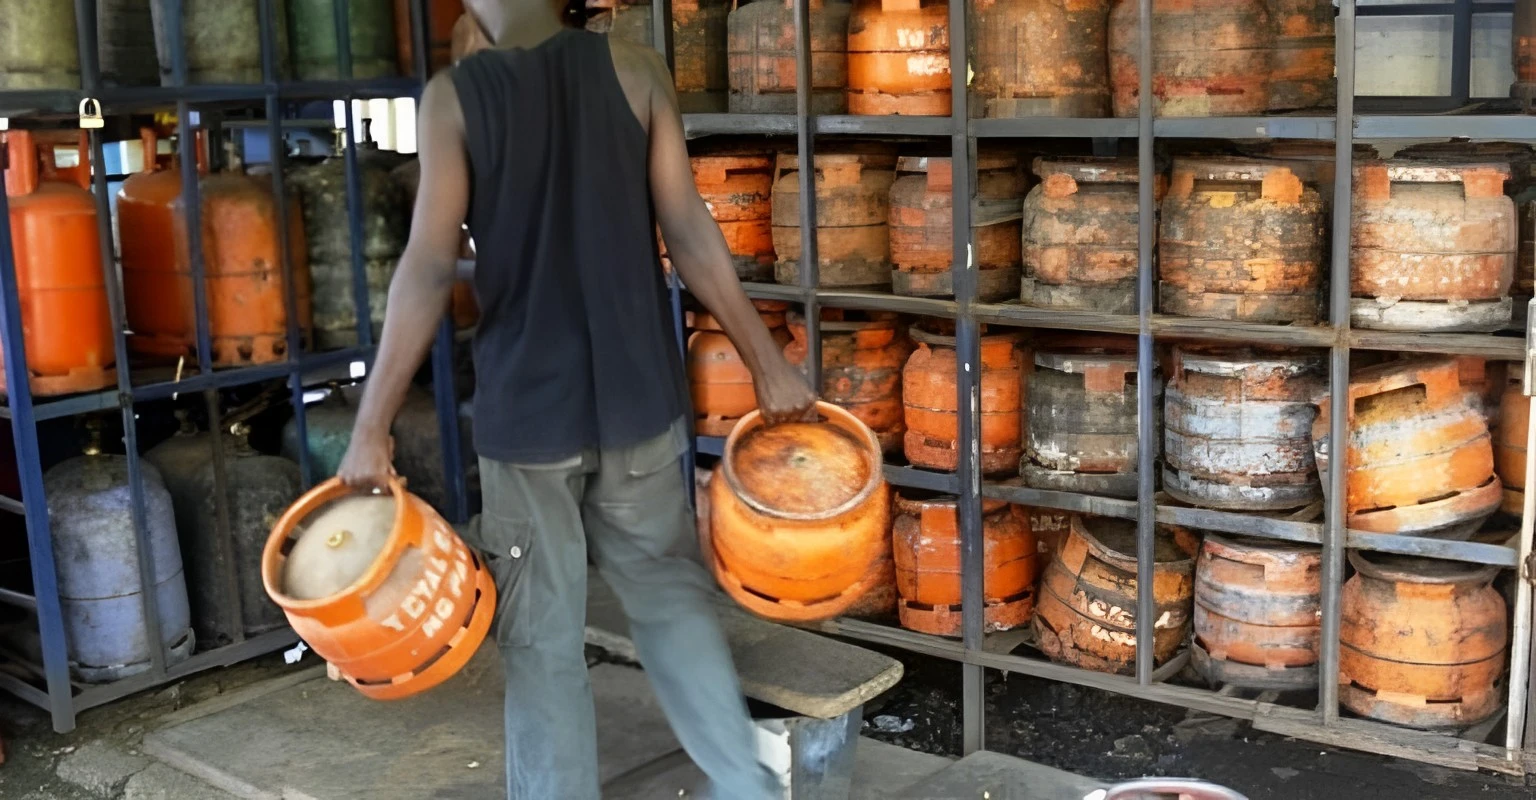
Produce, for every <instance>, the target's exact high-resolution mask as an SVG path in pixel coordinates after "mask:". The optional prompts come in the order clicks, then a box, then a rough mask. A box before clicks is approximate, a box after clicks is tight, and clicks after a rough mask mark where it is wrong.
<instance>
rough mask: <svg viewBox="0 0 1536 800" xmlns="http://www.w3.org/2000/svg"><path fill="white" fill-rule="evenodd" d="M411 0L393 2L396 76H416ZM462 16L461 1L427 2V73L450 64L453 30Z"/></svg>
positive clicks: (433, 0) (439, 0) (441, 0)
mask: <svg viewBox="0 0 1536 800" xmlns="http://www.w3.org/2000/svg"><path fill="white" fill-rule="evenodd" d="M418 4H419V3H417V2H416V1H415V0H395V49H396V50H398V51H399V58H400V74H402V75H415V74H416V60H415V59H416V56H415V52H416V34H415V29H414V28H413V27H411V6H413V5H418ZM463 14H464V2H463V0H427V4H426V19H424V20H423V22H426V23H428V24H429V26H430V27H429V30H430V32H431V37H432V38H431V41H429V42H428V43H427V46H428V48H429V50H430V52H429V54H428V56H427V70H428V72H436V71H437V70H440V69H442V68H443V67H446V66H448V65H449V64H451V63H453V59H452V56H451V55H450V51H451V49H452V47H453V27H454V25H456V24H457V23H458V21H459V17H461V16H463Z"/></svg>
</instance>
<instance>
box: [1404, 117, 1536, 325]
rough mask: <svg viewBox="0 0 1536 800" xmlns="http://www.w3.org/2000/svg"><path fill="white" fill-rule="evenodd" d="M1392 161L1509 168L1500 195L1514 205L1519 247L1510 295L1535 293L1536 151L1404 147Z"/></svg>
mask: <svg viewBox="0 0 1536 800" xmlns="http://www.w3.org/2000/svg"><path fill="white" fill-rule="evenodd" d="M1395 157H1396V158H1409V159H1414V160H1423V161H1444V160H1446V159H1455V160H1470V161H1493V162H1496V163H1499V164H1504V163H1508V164H1509V166H1510V174H1509V181H1508V182H1507V183H1505V184H1504V193H1505V194H1507V195H1509V198H1510V199H1511V200H1513V201H1515V214H1516V215H1517V216H1518V217H1519V219H1520V222H1519V225H1520V247H1519V250H1518V252H1517V254H1516V257H1515V262H1516V263H1515V282H1514V286H1513V294H1514V295H1515V297H1517V298H1528V297H1530V296H1531V295H1532V294H1533V293H1536V283H1533V281H1536V150H1533V149H1532V148H1531V146H1530V145H1528V144H1523V143H1520V142H1468V141H1464V140H1456V141H1450V142H1426V143H1422V144H1415V145H1410V146H1408V147H1405V148H1403V149H1401V150H1399V151H1397V154H1396V156H1395Z"/></svg>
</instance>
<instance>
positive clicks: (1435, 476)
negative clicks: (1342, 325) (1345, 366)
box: [1312, 357, 1503, 539]
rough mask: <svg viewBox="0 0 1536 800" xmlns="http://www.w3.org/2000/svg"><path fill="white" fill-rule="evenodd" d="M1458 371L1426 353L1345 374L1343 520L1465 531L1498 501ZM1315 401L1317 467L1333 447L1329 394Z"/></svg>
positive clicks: (1428, 531)
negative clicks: (1346, 438)
mask: <svg viewBox="0 0 1536 800" xmlns="http://www.w3.org/2000/svg"><path fill="white" fill-rule="evenodd" d="M1460 374H1461V372H1460V368H1459V366H1458V364H1457V363H1456V359H1454V358H1450V357H1425V358H1415V359H1411V360H1402V361H1389V362H1387V363H1384V364H1377V365H1375V366H1370V367H1365V368H1363V369H1358V370H1355V371H1354V373H1353V374H1351V375H1350V378H1349V408H1350V414H1349V442H1348V445H1347V450H1346V452H1347V458H1348V462H1347V463H1348V465H1349V470H1348V476H1347V479H1346V485H1347V490H1348V497H1347V498H1346V505H1347V506H1348V513H1349V519H1348V525H1349V527H1350V529H1352V530H1358V531H1367V532H1370V533H1395V534H1401V535H1406V536H1434V537H1440V538H1447V539H1466V538H1468V537H1469V536H1471V535H1472V534H1473V533H1475V532H1476V531H1477V530H1478V528H1480V527H1482V524H1483V521H1484V520H1486V519H1487V518H1488V517H1489V515H1491V514H1492V513H1493V512H1494V511H1495V510H1496V509H1497V508H1498V507H1499V503H1500V501H1501V498H1502V494H1503V493H1502V491H1501V487H1500V485H1499V479H1498V478H1497V477H1495V476H1494V473H1493V443H1492V440H1491V438H1490V436H1489V434H1488V422H1487V420H1485V419H1484V418H1483V415H1482V414H1481V413H1479V412H1478V410H1477V409H1475V408H1473V407H1472V405H1471V404H1470V403H1469V402H1468V401H1467V394H1466V392H1465V391H1464V390H1463V389H1462V386H1461V380H1460ZM1318 407H1319V409H1320V411H1319V413H1318V415H1317V421H1316V422H1315V423H1314V424H1313V428H1312V440H1313V446H1314V448H1315V449H1316V451H1317V470H1318V473H1319V474H1323V473H1324V471H1325V470H1326V469H1327V464H1328V458H1329V457H1330V456H1331V455H1332V452H1331V450H1332V448H1331V447H1330V442H1329V436H1328V434H1329V417H1330V413H1329V403H1328V400H1327V399H1326V398H1323V399H1322V400H1320V401H1319V402H1318ZM1326 485H1327V484H1326V482H1325V483H1324V487H1325V488H1326Z"/></svg>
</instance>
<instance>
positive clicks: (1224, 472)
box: [1163, 346, 1328, 511]
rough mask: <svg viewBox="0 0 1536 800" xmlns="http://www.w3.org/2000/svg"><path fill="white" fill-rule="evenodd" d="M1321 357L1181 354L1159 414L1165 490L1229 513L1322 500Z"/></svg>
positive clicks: (1324, 370)
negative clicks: (1316, 402) (1317, 401)
mask: <svg viewBox="0 0 1536 800" xmlns="http://www.w3.org/2000/svg"><path fill="white" fill-rule="evenodd" d="M1327 385H1328V366H1327V361H1326V358H1325V357H1324V356H1323V355H1318V354H1310V353H1303V352H1297V351H1285V350H1271V349H1260V348H1241V349H1224V348H1202V347H1193V346H1184V347H1176V348H1174V351H1173V371H1172V373H1171V375H1170V378H1169V381H1168V394H1167V397H1168V406H1167V412H1166V413H1165V414H1164V415H1163V420H1164V430H1165V432H1166V437H1165V440H1164V448H1163V463H1164V466H1163V489H1164V490H1165V491H1167V492H1168V493H1169V494H1171V495H1173V496H1174V497H1175V498H1177V499H1179V500H1181V501H1183V502H1186V503H1189V504H1191V505H1196V506H1203V507H1205V508H1217V509H1225V510H1230V511H1281V510H1285V509H1293V508H1301V507H1302V506H1305V505H1307V504H1308V503H1311V502H1313V501H1314V500H1318V499H1320V498H1321V497H1322V491H1323V490H1322V486H1321V485H1320V484H1319V483H1318V474H1317V464H1316V461H1315V460H1314V458H1313V454H1312V421H1313V419H1314V418H1315V417H1316V416H1317V409H1316V408H1315V407H1314V406H1313V405H1312V401H1313V399H1314V398H1315V397H1317V395H1318V394H1320V393H1322V392H1323V391H1325V390H1326V389H1327Z"/></svg>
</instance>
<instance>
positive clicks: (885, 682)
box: [586, 569, 902, 800]
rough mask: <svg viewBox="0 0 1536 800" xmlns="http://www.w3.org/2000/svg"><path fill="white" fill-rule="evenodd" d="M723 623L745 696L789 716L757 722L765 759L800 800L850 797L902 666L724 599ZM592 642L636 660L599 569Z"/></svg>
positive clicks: (593, 582)
mask: <svg viewBox="0 0 1536 800" xmlns="http://www.w3.org/2000/svg"><path fill="white" fill-rule="evenodd" d="M718 603H719V613H720V624H721V627H722V629H723V630H724V632H725V638H726V641H727V642H728V643H729V644H730V648H731V657H732V659H734V661H735V662H736V672H737V674H738V676H739V677H740V679H741V688H742V691H743V692H744V693H745V694H746V695H747V697H749V698H751V699H753V700H756V701H758V702H760V703H763V704H766V705H769V706H773V707H774V708H775V709H782V710H783V711H784V712H786V713H784V714H774V715H771V716H770V717H769V718H760V719H758V720H757V724H758V727H759V729H760V730H761V731H762V732H763V733H762V735H760V736H759V742H760V748H759V757H760V758H762V760H763V761H764V762H765V763H767V764H768V765H769V766H770V767H772V768H774V769H776V770H777V771H778V772H779V774H780V779H781V781H783V782H785V783H786V785H787V787H788V792H787V794H786V796H787V797H789V798H792V799H793V800H808V799H809V798H815V799H816V800H833V799H834V798H838V799H839V800H840V799H841V798H846V797H847V796H848V790H849V781H850V779H851V776H852V773H853V756H854V747H855V745H856V743H857V742H858V738H859V729H860V728H861V727H862V725H863V721H864V703H866V702H867V701H869V700H870V699H872V698H874V697H876V696H877V695H879V694H881V693H883V692H885V691H886V690H887V689H890V688H891V687H892V686H895V685H896V683H897V682H898V681H900V680H901V675H902V667H901V662H899V661H897V660H896V659H894V658H891V657H889V656H885V655H881V654H880V653H876V652H874V651H872V650H867V649H865V648H863V647H859V646H857V645H852V644H847V643H845V642H840V641H837V640H835V639H829V638H827V637H825V636H821V635H819V634H815V633H811V632H810V631H805V630H801V629H799V628H791V627H787V626H784V625H778V624H775V623H772V622H768V621H766V620H763V619H761V618H758V617H755V616H753V615H751V614H748V613H747V612H745V611H743V610H742V609H741V608H740V607H738V606H737V605H736V604H734V603H732V602H731V601H730V600H729V599H727V598H726V597H724V596H723V595H722V596H719V598H718ZM586 639H587V643H588V644H590V645H593V646H595V647H598V648H601V649H603V650H606V651H608V652H609V653H612V654H614V655H616V656H618V657H619V658H624V659H628V660H632V661H638V660H639V659H638V658H637V656H636V653H635V645H634V642H633V641H632V640H631V639H630V638H629V620H628V619H627V618H626V617H625V616H624V609H623V607H621V606H620V605H619V599H618V597H617V596H615V595H614V594H613V591H612V590H611V589H609V588H608V585H607V584H606V583H604V582H603V579H602V577H601V576H600V575H599V574H598V573H597V571H596V570H595V569H594V570H592V571H591V572H590V573H589V574H588V576H587V630H586Z"/></svg>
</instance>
